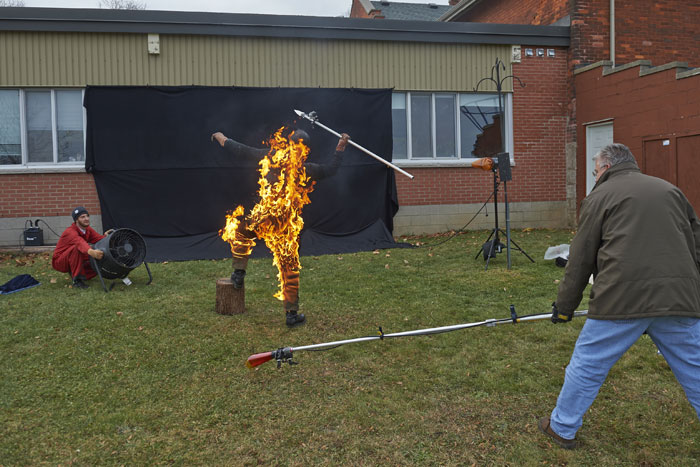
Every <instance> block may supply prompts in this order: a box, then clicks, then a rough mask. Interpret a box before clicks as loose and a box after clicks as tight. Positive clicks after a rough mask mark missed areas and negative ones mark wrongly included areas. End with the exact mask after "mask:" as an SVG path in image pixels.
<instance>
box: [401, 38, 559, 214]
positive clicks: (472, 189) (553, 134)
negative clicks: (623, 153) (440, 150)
mask: <svg viewBox="0 0 700 467" xmlns="http://www.w3.org/2000/svg"><path fill="white" fill-rule="evenodd" d="M525 47H529V46H523V48H525ZM555 53H556V56H555V57H554V58H547V57H543V58H540V57H523V60H522V62H521V63H519V64H518V63H515V64H513V74H514V75H515V76H517V77H519V78H520V79H521V80H522V81H523V83H525V87H524V88H520V87H519V86H518V85H517V84H516V86H515V92H514V96H513V139H514V144H515V152H514V154H515V163H516V166H515V167H513V168H512V172H513V180H512V181H511V182H510V183H509V184H508V201H514V202H517V201H564V200H565V199H566V189H565V182H566V159H565V144H566V138H567V136H566V135H567V124H568V117H567V112H568V108H567V106H566V104H565V102H566V93H567V81H566V76H567V60H566V49H563V48H557V49H555ZM406 170H407V171H408V172H410V173H411V174H412V175H414V176H415V178H414V179H413V180H410V179H408V178H407V177H404V176H402V175H397V176H396V181H397V187H398V195H399V204H400V205H427V204H468V203H479V202H483V201H485V200H486V198H488V196H489V194H490V193H491V191H492V190H493V177H492V176H491V173H490V172H484V171H482V170H479V169H473V168H466V167H463V168H414V169H411V168H407V169H406Z"/></svg>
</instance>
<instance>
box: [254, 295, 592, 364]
mask: <svg viewBox="0 0 700 467" xmlns="http://www.w3.org/2000/svg"><path fill="white" fill-rule="evenodd" d="M587 314H588V310H582V311H575V312H574V316H586V315H587ZM551 318H552V313H540V314H536V315H525V316H518V315H517V314H516V313H515V307H514V306H513V305H511V306H510V318H501V319H487V320H485V321H478V322H474V323H463V324H454V325H452V326H442V327H439V328H428V329H415V330H413V331H404V332H395V333H392V334H384V331H382V328H381V327H380V328H379V334H378V335H376V336H365V337H356V338H354V339H346V340H342V341H334V342H324V343H321V344H311V345H302V346H301V347H280V348H279V349H277V350H272V351H270V352H262V353H257V354H254V355H251V356H250V357H248V360H247V361H246V363H245V365H246V366H247V367H248V368H254V367H256V366H258V365H262V364H263V363H265V362H268V361H270V360H276V361H277V368H279V367H280V366H281V365H282V363H285V362H286V363H289V364H290V365H293V364H296V362H294V361H293V360H292V355H293V353H294V352H299V351H301V350H324V349H330V348H334V347H339V346H341V345H344V344H352V343H355V342H367V341H375V340H384V339H391V338H395V337H408V336H426V335H429V334H441V333H443V332H450V331H457V330H459V329H466V328H474V327H477V326H496V325H497V324H507V323H513V324H516V323H521V322H524V321H535V320H540V319H551Z"/></svg>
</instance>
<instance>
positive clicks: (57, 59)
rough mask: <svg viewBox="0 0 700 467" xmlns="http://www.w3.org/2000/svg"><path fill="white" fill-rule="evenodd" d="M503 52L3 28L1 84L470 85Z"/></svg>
mask: <svg viewBox="0 0 700 467" xmlns="http://www.w3.org/2000/svg"><path fill="white" fill-rule="evenodd" d="M496 57H499V58H500V59H501V60H503V61H504V62H505V63H506V65H509V63H510V46H508V45H497V44H493V45H490V44H487V45H475V44H444V43H442V44H438V43H419V42H391V41H351V40H329V39H281V38H270V37H231V36H199V35H167V34H161V35H160V54H159V55H149V54H148V51H147V35H146V34H128V33H89V32H88V33H84V32H23V31H0V63H2V64H3V66H2V67H0V86H2V87H13V86H15V87H25V86H53V87H56V86H72V87H75V86H79V87H81V86H85V85H173V86H177V85H204V86H232V85H234V86H263V87H267V86H272V87H274V86H282V87H342V88H349V87H356V88H395V89H397V90H421V91H471V90H472V89H473V88H474V86H475V85H476V83H477V82H478V81H479V80H480V79H481V78H484V77H486V76H489V75H490V70H491V67H492V66H493V64H494V62H495V58H496ZM507 81H508V82H506V83H504V84H505V85H510V83H509V81H510V80H507ZM486 84H487V83H483V84H482V85H481V86H480V87H479V90H480V91H493V90H494V89H493V87H488V86H485V85H486Z"/></svg>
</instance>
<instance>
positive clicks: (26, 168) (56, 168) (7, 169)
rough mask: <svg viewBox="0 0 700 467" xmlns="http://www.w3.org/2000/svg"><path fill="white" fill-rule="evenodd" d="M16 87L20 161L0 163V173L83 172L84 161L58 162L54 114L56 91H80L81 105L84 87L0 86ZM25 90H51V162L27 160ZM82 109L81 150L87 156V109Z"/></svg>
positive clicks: (55, 117) (56, 128) (55, 118)
mask: <svg viewBox="0 0 700 467" xmlns="http://www.w3.org/2000/svg"><path fill="white" fill-rule="evenodd" d="M2 89H9V90H11V89H16V90H17V91H19V93H18V98H19V131H20V141H21V145H22V149H21V154H22V163H21V164H8V165H0V174H16V173H77V172H85V161H78V162H58V127H57V114H56V111H57V109H56V91H71V90H73V91H81V94H80V96H81V107H82V101H83V100H84V99H85V88H80V87H75V88H73V87H71V88H2ZM26 91H50V92H51V127H52V128H51V138H52V142H53V162H52V163H46V162H29V161H28V160H27V159H28V158H29V154H28V153H27V151H28V144H27V121H26V115H27V113H26V112H27V109H26V102H27V101H26V96H25V92H26ZM82 109H83V150H84V153H85V157H87V151H85V149H86V145H87V111H86V110H85V107H82Z"/></svg>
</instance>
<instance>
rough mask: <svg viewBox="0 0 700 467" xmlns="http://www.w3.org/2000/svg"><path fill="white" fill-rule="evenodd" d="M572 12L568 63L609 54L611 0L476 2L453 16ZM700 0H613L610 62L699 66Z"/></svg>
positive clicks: (544, 20) (519, 17)
mask: <svg viewBox="0 0 700 467" xmlns="http://www.w3.org/2000/svg"><path fill="white" fill-rule="evenodd" d="M567 14H570V15H571V48H572V50H573V51H574V54H573V57H572V65H573V66H579V65H589V64H591V63H595V62H598V61H600V60H610V0H501V1H489V2H487V1H485V0H482V1H481V2H479V3H477V4H476V5H475V6H474V7H473V8H470V9H469V10H467V12H465V13H464V14H463V15H462V16H460V17H459V18H458V19H456V21H471V22H481V23H505V24H514V23H515V24H533V25H547V24H551V23H553V22H554V21H556V20H558V19H560V18H562V17H564V16H566V15H567ZM698 25H700V2H697V1H693V2H689V1H687V0H665V1H663V2H662V1H658V0H615V63H617V64H625V63H629V62H633V61H635V60H642V59H644V60H651V61H652V64H654V65H663V64H664V63H668V62H672V61H680V62H689V64H690V66H694V67H697V66H700V47H698V43H700V27H698Z"/></svg>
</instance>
